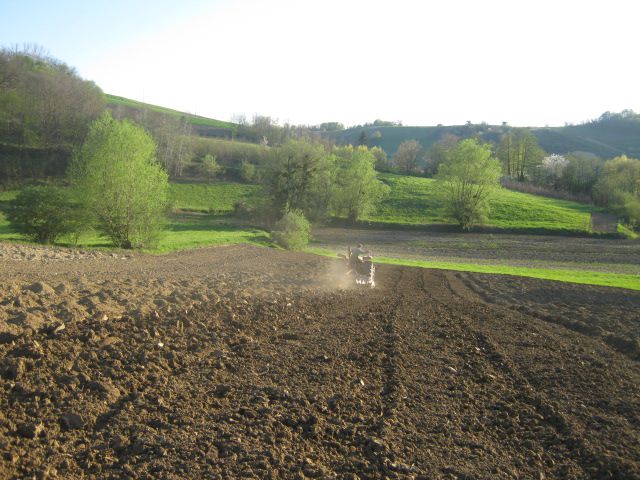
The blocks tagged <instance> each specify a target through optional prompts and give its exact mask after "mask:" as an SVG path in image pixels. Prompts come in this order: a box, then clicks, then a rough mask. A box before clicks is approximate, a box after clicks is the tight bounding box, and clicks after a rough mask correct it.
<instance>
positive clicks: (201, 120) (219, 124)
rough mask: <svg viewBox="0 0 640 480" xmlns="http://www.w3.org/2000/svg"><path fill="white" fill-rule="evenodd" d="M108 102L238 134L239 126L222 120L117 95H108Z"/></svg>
mask: <svg viewBox="0 0 640 480" xmlns="http://www.w3.org/2000/svg"><path fill="white" fill-rule="evenodd" d="M106 97H107V102H108V103H111V104H113V105H124V106H125V107H131V108H147V109H149V110H152V111H154V112H159V113H166V114H167V115H172V116H177V117H187V119H188V120H189V123H191V124H192V125H203V126H206V127H213V128H225V129H227V130H231V131H233V132H236V131H237V130H238V126H237V125H236V124H235V123H231V122H224V121H222V120H216V119H213V118H207V117H201V116H198V115H192V114H190V113H185V112H179V111H178V110H172V109H171V108H166V107H160V106H158V105H151V104H149V103H144V102H138V101H137V100H131V99H129V98H124V97H119V96H117V95H109V94H106Z"/></svg>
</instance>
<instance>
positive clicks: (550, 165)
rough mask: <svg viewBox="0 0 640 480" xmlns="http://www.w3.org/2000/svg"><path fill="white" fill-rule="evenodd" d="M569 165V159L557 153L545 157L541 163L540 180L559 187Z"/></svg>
mask: <svg viewBox="0 0 640 480" xmlns="http://www.w3.org/2000/svg"><path fill="white" fill-rule="evenodd" d="M568 165H569V160H567V159H566V158H565V157H564V156H562V155H559V154H557V153H552V154H551V155H549V156H547V157H544V158H543V159H542V163H541V165H540V182H541V183H542V184H544V185H547V186H550V187H553V188H558V187H559V186H560V182H561V180H562V177H563V175H564V171H565V169H566V168H567V166H568Z"/></svg>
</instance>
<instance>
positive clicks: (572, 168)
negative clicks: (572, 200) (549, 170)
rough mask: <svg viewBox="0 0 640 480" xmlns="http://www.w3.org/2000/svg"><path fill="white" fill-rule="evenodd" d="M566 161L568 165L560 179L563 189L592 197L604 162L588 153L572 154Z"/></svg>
mask: <svg viewBox="0 0 640 480" xmlns="http://www.w3.org/2000/svg"><path fill="white" fill-rule="evenodd" d="M566 159H567V162H568V163H567V166H566V167H565V168H564V170H563V172H562V178H561V179H560V186H561V188H562V189H564V190H566V191H568V192H571V193H573V194H585V195H591V194H592V191H593V187H594V185H595V184H596V182H597V181H598V177H599V176H600V172H601V170H602V166H603V164H604V161H603V160H602V159H600V158H599V157H597V156H596V155H594V154H592V153H587V152H571V153H569V154H567V155H566Z"/></svg>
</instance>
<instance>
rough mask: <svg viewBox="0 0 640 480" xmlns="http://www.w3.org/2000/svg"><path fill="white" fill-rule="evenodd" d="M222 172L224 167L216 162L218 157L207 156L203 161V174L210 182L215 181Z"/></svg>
mask: <svg viewBox="0 0 640 480" xmlns="http://www.w3.org/2000/svg"><path fill="white" fill-rule="evenodd" d="M221 171H222V167H221V166H220V165H219V164H218V162H217V161H216V156H215V155H211V154H209V153H208V154H206V155H205V156H204V158H203V159H202V173H203V174H204V175H205V177H207V178H208V179H209V180H213V179H214V178H215V177H216V175H218V173H220V172H221Z"/></svg>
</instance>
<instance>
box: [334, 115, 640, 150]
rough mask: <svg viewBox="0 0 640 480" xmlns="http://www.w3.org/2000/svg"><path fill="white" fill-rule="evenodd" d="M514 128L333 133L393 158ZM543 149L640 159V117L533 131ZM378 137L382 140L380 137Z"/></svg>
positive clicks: (494, 138)
mask: <svg viewBox="0 0 640 480" xmlns="http://www.w3.org/2000/svg"><path fill="white" fill-rule="evenodd" d="M508 128H511V127H508V126H503V125H487V124H480V125H449V126H436V127H400V126H384V127H378V126H367V127H353V128H350V129H347V130H343V131H341V132H337V133H335V134H333V136H334V138H335V139H336V140H338V141H339V142H344V143H352V144H357V143H358V141H359V139H360V136H361V135H362V133H363V132H364V134H365V135H366V136H367V141H368V144H369V145H370V146H378V147H380V148H382V149H383V150H385V152H387V155H389V156H392V155H393V154H394V153H395V152H396V150H397V149H398V145H400V143H402V142H403V141H405V140H417V141H418V142H420V144H421V145H422V146H423V147H424V148H429V147H430V146H431V145H433V144H434V143H435V142H437V141H438V140H440V139H441V138H442V136H443V135H455V136H458V137H463V138H466V137H471V136H476V135H477V136H479V137H480V138H481V139H482V140H484V141H487V142H493V143H497V142H499V140H500V137H501V135H502V134H503V133H504V132H505V131H506V130H507V129H508ZM532 131H533V133H534V134H535V136H536V138H537V139H538V142H539V143H540V146H541V147H542V148H543V149H544V150H545V151H546V152H549V153H560V154H563V153H567V152H572V151H584V152H591V153H594V154H596V155H598V156H599V157H602V158H605V159H606V158H611V157H615V156H617V155H622V154H625V155H627V156H631V157H634V158H638V157H640V118H639V116H638V115H634V114H632V115H629V116H627V117H622V118H620V117H618V118H613V119H608V118H606V119H602V118H601V119H599V120H598V121H594V122H588V123H585V124H582V125H567V126H565V127H544V128H532ZM376 137H378V138H376Z"/></svg>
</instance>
